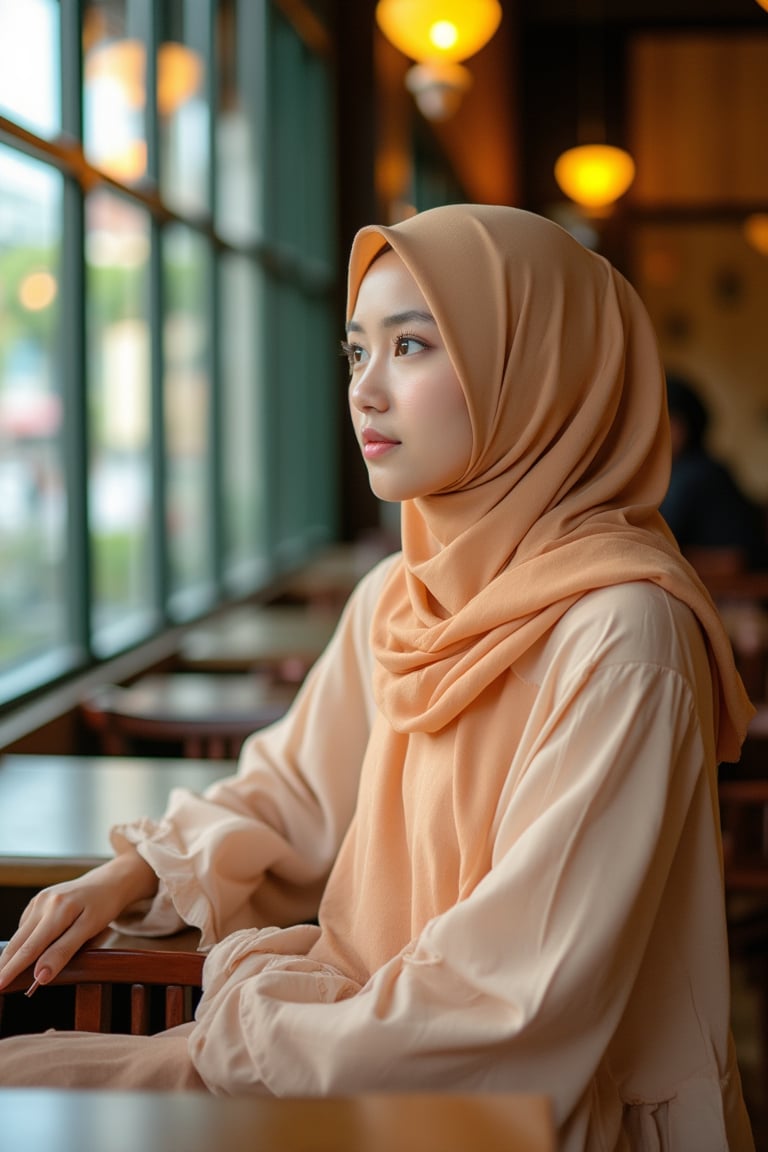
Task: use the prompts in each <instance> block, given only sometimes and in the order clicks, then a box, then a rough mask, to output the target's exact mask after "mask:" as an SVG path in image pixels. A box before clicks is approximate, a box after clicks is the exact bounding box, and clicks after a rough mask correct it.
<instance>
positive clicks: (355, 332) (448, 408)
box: [345, 251, 472, 501]
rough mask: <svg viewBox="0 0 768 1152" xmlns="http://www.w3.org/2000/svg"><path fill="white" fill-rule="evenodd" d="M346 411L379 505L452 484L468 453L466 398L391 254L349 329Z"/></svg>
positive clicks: (369, 278) (410, 282)
mask: <svg viewBox="0 0 768 1152" xmlns="http://www.w3.org/2000/svg"><path fill="white" fill-rule="evenodd" d="M347 339H348V343H346V344H345V351H346V353H347V356H348V357H349V365H350V383H349V406H350V411H351V414H352V423H353V424H354V428H355V433H356V435H357V439H358V443H359V444H360V448H361V451H362V453H363V458H364V460H365V463H366V466H367V468H368V478H369V480H370V484H371V488H372V489H373V491H374V493H375V494H376V495H377V496H378V497H379V499H381V500H393V501H398V500H413V499H415V498H416V497H419V496H428V495H431V494H433V493H436V492H440V491H442V490H443V489H445V488H447V487H449V486H450V485H452V484H455V483H456V481H457V480H459V479H460V477H461V476H462V475H463V474H464V472H465V471H466V469H467V465H468V464H469V460H470V456H471V452H472V426H471V423H470V418H469V412H468V410H467V404H466V400H465V399H464V393H463V391H462V388H461V384H460V383H459V379H458V377H457V375H456V372H455V370H454V368H453V365H452V363H451V360H450V358H449V356H448V352H447V350H446V348H445V345H444V344H443V340H442V337H441V335H440V332H439V330H438V327H437V324H436V322H435V320H434V318H433V317H432V315H431V313H430V310H429V306H428V304H427V302H426V300H425V299H424V297H423V295H422V293H421V292H420V290H419V288H418V286H417V284H416V281H415V280H414V279H413V277H412V276H411V274H410V272H409V271H408V270H407V268H406V267H405V265H404V264H403V262H402V260H401V259H400V258H399V256H397V255H396V254H395V253H394V252H392V251H389V252H385V253H384V254H383V255H382V256H380V257H379V258H378V259H377V260H375V261H374V263H373V264H372V265H371V267H370V268H369V270H368V271H367V272H366V274H365V277H364V278H363V280H362V282H361V285H360V291H359V293H358V297H357V302H356V305H355V311H354V315H353V317H352V319H351V320H350V322H349V324H348V325H347Z"/></svg>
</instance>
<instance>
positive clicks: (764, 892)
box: [719, 772, 768, 1099]
mask: <svg viewBox="0 0 768 1152" xmlns="http://www.w3.org/2000/svg"><path fill="white" fill-rule="evenodd" d="M719 802H720V821H721V826H722V833H723V859H724V876H725V895H726V912H727V917H728V941H729V947H730V952H731V959H732V962H733V964H734V965H738V966H740V968H741V970H742V972H743V973H744V975H745V977H746V979H747V982H748V984H749V986H751V987H752V988H753V989H754V991H755V995H756V1000H757V1005H758V1013H759V1016H758V1036H759V1043H760V1080H761V1091H762V1092H763V1094H764V1098H765V1099H768V772H767V773H766V774H765V775H764V776H763V777H762V778H758V777H754V778H750V777H742V778H738V779H737V778H725V779H721V781H720V783H719Z"/></svg>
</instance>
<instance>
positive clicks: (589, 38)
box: [555, 0, 768, 216]
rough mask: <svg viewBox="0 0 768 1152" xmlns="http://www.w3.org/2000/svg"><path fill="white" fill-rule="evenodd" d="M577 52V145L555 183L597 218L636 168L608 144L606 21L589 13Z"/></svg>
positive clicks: (561, 162)
mask: <svg viewBox="0 0 768 1152" xmlns="http://www.w3.org/2000/svg"><path fill="white" fill-rule="evenodd" d="M767 2H768V0H767ZM579 48H580V51H579V53H578V61H579V69H578V88H579V92H578V94H577V98H578V129H577V131H578V138H579V143H578V144H577V145H576V146H575V147H573V148H568V149H567V150H566V151H565V152H563V153H562V155H560V156H559V157H558V158H557V160H556V161H555V179H556V180H557V183H558V184H559V186H560V188H561V189H562V191H563V192H564V193H565V195H566V196H568V197H569V199H571V200H573V201H574V202H575V203H576V204H579V205H580V206H581V207H582V208H584V209H586V210H587V211H588V212H590V213H592V214H593V215H596V216H598V215H600V214H603V213H605V212H606V211H607V210H608V209H609V208H610V206H611V205H612V204H614V203H615V202H616V200H618V199H619V198H620V197H621V196H623V195H624V193H625V192H626V191H627V189H628V188H629V187H630V185H631V183H632V181H633V180H634V178H635V162H634V160H633V159H632V157H631V156H630V154H629V153H628V152H626V151H625V150H624V149H623V148H618V147H616V146H615V145H612V144H608V143H607V141H606V135H607V132H606V124H605V92H604V85H605V78H604V72H605V60H604V49H603V37H602V21H601V16H600V15H598V16H596V17H594V18H593V20H592V21H591V22H590V21H589V20H588V19H587V9H586V7H585V9H584V11H583V12H582V23H581V43H580V45H579Z"/></svg>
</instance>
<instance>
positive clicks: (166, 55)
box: [85, 40, 203, 116]
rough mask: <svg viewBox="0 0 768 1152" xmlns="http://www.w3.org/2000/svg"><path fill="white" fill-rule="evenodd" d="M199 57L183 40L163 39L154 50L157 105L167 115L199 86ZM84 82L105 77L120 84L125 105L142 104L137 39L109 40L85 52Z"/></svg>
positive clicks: (142, 67)
mask: <svg viewBox="0 0 768 1152" xmlns="http://www.w3.org/2000/svg"><path fill="white" fill-rule="evenodd" d="M202 73H203V66H202V61H201V60H200V57H199V56H198V55H197V53H195V52H193V51H192V50H191V48H187V47H186V45H184V44H176V43H174V42H173V41H167V42H166V43H164V44H161V45H160V48H159V49H158V53H157V107H158V111H159V112H160V115H161V116H170V115H171V114H172V113H173V112H175V111H176V110H177V108H180V107H181V105H182V104H185V103H186V102H187V100H189V99H190V98H191V97H192V96H194V94H195V93H196V92H197V90H198V89H199V87H200V82H201V79H202ZM85 80H86V83H92V82H94V81H96V80H109V81H111V82H112V83H116V84H119V85H120V89H121V91H122V93H123V98H124V101H125V104H126V105H127V107H129V108H143V106H144V102H145V100H146V52H145V48H144V45H143V44H142V42H141V41H140V40H109V41H105V42H102V43H101V44H97V45H96V47H95V48H93V49H92V51H90V52H89V53H88V56H87V58H86V64H85Z"/></svg>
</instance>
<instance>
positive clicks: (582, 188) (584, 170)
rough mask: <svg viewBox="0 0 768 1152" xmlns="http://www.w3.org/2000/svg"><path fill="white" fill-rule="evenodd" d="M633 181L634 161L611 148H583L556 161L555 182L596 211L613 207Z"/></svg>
mask: <svg viewBox="0 0 768 1152" xmlns="http://www.w3.org/2000/svg"><path fill="white" fill-rule="evenodd" d="M634 178H635V162H634V160H633V159H632V157H631V156H630V155H629V153H628V152H625V151H624V149H623V148H614V147H613V146H612V145H610V144H581V145H578V146H577V147H575V148H569V149H568V150H567V151H566V152H563V153H562V155H561V156H558V158H557V160H556V161H555V179H556V180H557V182H558V184H559V185H560V187H561V189H562V190H563V192H565V194H566V196H568V197H569V198H570V199H571V200H574V201H575V202H576V203H577V204H581V205H582V207H584V208H589V209H593V210H599V209H604V208H607V207H608V206H609V205H610V204H613V203H614V201H616V200H618V199H619V197H620V196H623V195H624V193H625V192H626V191H627V189H628V188H629V186H630V184H631V183H632V181H633V180H634Z"/></svg>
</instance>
